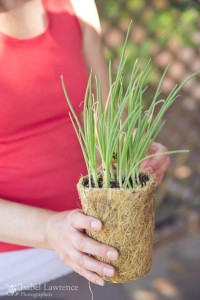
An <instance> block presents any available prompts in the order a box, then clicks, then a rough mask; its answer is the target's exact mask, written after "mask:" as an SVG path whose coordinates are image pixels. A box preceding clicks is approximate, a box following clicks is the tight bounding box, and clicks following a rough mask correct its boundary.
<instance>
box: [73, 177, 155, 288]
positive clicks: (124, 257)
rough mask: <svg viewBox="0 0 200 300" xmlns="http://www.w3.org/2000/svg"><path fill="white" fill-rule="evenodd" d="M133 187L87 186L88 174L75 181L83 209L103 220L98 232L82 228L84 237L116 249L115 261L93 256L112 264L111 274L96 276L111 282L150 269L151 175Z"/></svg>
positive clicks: (87, 213) (151, 242) (153, 204)
mask: <svg viewBox="0 0 200 300" xmlns="http://www.w3.org/2000/svg"><path fill="white" fill-rule="evenodd" d="M148 177H149V180H148V181H147V182H146V183H145V185H143V186H136V187H135V188H127V189H124V188H121V189H120V188H92V187H91V188H89V187H87V186H86V184H85V183H86V182H88V176H82V177H81V178H80V180H79V182H78V184H77V189H78V194H79V198H80V200H81V204H82V208H83V212H84V213H85V214H86V215H88V216H93V217H96V218H97V219H99V220H101V221H102V223H103V227H102V230H101V231H99V232H95V231H90V230H86V233H87V234H88V236H90V237H91V238H93V239H94V240H97V241H99V242H101V243H103V244H107V245H110V246H113V247H114V248H115V249H117V250H118V251H119V257H118V259H117V260H116V261H111V260H108V259H104V258H102V257H98V256H94V257H95V258H96V259H97V260H99V261H103V262H106V263H109V264H111V265H113V266H114V267H115V269H116V272H115V275H114V276H113V277H106V276H100V277H101V278H103V279H104V280H106V281H110V282H112V283H121V282H127V281H130V280H135V279H138V278H140V277H142V276H144V275H146V274H147V273H149V272H150V270H151V266H152V248H153V237H154V224H155V200H154V191H155V178H154V176H153V175H148Z"/></svg>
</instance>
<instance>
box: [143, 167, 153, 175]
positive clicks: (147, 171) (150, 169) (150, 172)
mask: <svg viewBox="0 0 200 300" xmlns="http://www.w3.org/2000/svg"><path fill="white" fill-rule="evenodd" d="M144 172H145V173H149V174H152V173H153V168H151V167H148V168H146V169H145V170H144Z"/></svg>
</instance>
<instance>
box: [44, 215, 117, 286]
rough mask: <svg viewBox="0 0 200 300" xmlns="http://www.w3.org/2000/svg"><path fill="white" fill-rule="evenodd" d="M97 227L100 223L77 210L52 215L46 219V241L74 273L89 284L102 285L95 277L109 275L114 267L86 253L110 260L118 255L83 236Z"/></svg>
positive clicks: (99, 279) (102, 282) (112, 249)
mask: <svg viewBox="0 0 200 300" xmlns="http://www.w3.org/2000/svg"><path fill="white" fill-rule="evenodd" d="M101 228H102V223H101V222H100V221H99V220H98V219H95V218H93V217H89V216H86V215H84V214H83V212H82V210H81V209H75V210H71V211H66V212H61V213H57V212H56V213H55V214H53V215H51V216H50V217H49V219H48V222H47V226H46V241H47V243H48V245H49V246H50V248H51V249H53V250H55V251H56V252H57V253H58V255H59V256H60V258H61V260H62V261H63V262H64V263H65V264H66V265H68V266H69V267H70V268H72V269H73V270H74V271H75V272H77V273H79V274H80V275H81V276H83V277H85V278H86V279H87V280H89V281H91V282H93V283H96V284H99V285H104V283H105V282H104V280H103V279H101V278H100V277H99V276H98V274H102V275H106V276H113V275H114V272H115V270H114V267H113V266H111V265H109V264H106V263H103V262H99V261H97V260H96V259H94V258H93V257H90V256H88V254H92V255H98V256H101V257H104V258H107V259H111V260H114V259H117V257H118V252H117V251H116V250H115V249H114V248H112V247H110V246H107V245H105V244H102V243H99V242H97V241H95V240H93V239H91V238H89V237H88V236H87V235H86V234H85V229H89V230H94V231H99V230H101ZM96 273H97V274H96Z"/></svg>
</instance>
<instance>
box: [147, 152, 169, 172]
mask: <svg viewBox="0 0 200 300" xmlns="http://www.w3.org/2000/svg"><path fill="white" fill-rule="evenodd" d="M165 165H169V157H168V156H167V155H161V156H157V157H153V158H151V159H150V160H149V163H148V165H146V167H145V169H146V168H148V167H151V168H152V169H153V172H156V171H157V170H159V169H160V168H162V166H165Z"/></svg>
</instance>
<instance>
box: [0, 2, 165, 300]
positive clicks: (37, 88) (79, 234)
mask: <svg viewBox="0 0 200 300" xmlns="http://www.w3.org/2000/svg"><path fill="white" fill-rule="evenodd" d="M0 66H1V69H0V108H1V109H0V120H1V123H0V124H1V126H0V198H1V199H0V241H1V243H0V251H1V254H0V294H1V295H2V299H3V298H4V297H5V298H6V299H7V298H8V296H6V294H7V293H10V294H13V293H14V292H15V291H18V293H19V291H20V290H23V291H25V290H26V291H28V290H29V291H32V294H30V296H28V295H26V296H24V295H23V296H24V297H25V298H26V297H27V298H30V297H33V294H34V293H39V292H42V291H43V292H44V291H49V290H48V289H47V287H51V286H65V285H67V286H71V287H72V286H73V287H76V288H74V289H72V288H71V289H70V288H69V287H68V288H67V291H66V289H64V290H62V288H60V289H57V292H55V293H54V294H53V295H54V296H55V297H56V299H62V298H63V299H64V298H65V299H66V297H68V298H67V299H89V297H90V291H89V289H88V285H87V280H88V281H90V282H92V283H94V284H95V285H94V286H92V289H93V291H94V293H95V300H98V299H101V298H102V297H104V300H106V299H110V296H113V298H115V299H116V300H117V299H125V296H124V294H123V291H122V289H121V285H112V284H109V283H106V284H105V282H104V281H103V280H102V279H101V278H100V277H99V276H98V274H105V275H107V276H112V275H113V274H114V272H115V270H114V268H113V267H112V266H110V265H108V264H105V263H102V262H98V261H97V260H95V259H93V258H92V257H90V256H89V255H88V254H94V255H98V256H102V257H105V258H108V257H109V258H110V259H113V260H115V259H117V256H118V253H117V251H116V249H113V248H112V247H109V246H107V245H103V244H100V243H98V242H96V241H94V240H92V239H90V238H89V237H87V236H86V235H85V233H84V230H85V229H91V230H100V229H101V226H102V224H101V222H100V221H99V220H97V219H95V218H92V217H89V216H85V215H84V214H83V213H82V211H81V209H80V202H79V199H78V194H77V191H76V183H77V180H78V178H79V176H80V174H84V173H86V167H85V164H84V161H83V156H82V153H81V149H80V146H79V144H78V141H77V139H76V136H75V133H74V130H73V127H72V125H71V122H70V120H69V117H68V110H67V105H66V101H65V98H64V95H63V92H62V89H61V84H60V75H61V74H62V75H63V76H64V78H65V82H66V86H67V90H68V93H69V96H70V99H71V100H72V102H73V105H74V107H75V110H76V112H77V113H78V115H79V116H81V113H82V107H80V106H79V104H80V102H81V100H82V99H83V96H84V93H85V88H86V83H87V79H88V70H89V69H91V68H92V69H93V73H94V74H96V75H97V76H101V78H102V81H103V95H104V99H106V95H107V91H108V80H107V68H106V64H105V61H104V57H103V51H102V45H101V29H100V24H99V18H98V14H97V11H96V7H95V4H94V1H93V0H84V1H79V0H59V1H56V0H43V1H42V0H0ZM165 150H166V148H165V147H164V146H162V145H160V144H157V143H154V144H153V145H152V148H151V150H150V151H151V152H162V151H165ZM168 163H169V159H168V157H166V156H165V157H164V156H163V157H160V158H153V159H151V160H148V161H146V162H145V164H143V169H145V168H148V169H151V171H153V172H154V173H155V175H156V177H157V181H158V183H160V181H161V180H162V177H163V174H164V172H165V170H166V168H167V165H168ZM80 275H81V276H80ZM86 279H87V280H86ZM44 283H47V284H46V285H44ZM104 284H105V286H104V288H100V287H98V285H100V286H103V285H104ZM36 286H37V287H38V288H37V289H36V288H34V287H36ZM77 286H78V288H77ZM45 287H46V288H45ZM50 290H51V289H50ZM51 292H52V290H51ZM100 293H101V294H100ZM34 295H35V294H34ZM18 296H19V299H20V297H21V296H22V295H20V294H18ZM46 298H48V295H47V296H46ZM49 299H52V296H51V295H49Z"/></svg>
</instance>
